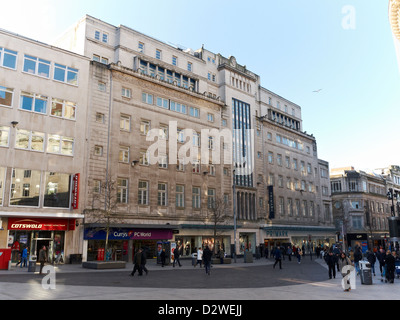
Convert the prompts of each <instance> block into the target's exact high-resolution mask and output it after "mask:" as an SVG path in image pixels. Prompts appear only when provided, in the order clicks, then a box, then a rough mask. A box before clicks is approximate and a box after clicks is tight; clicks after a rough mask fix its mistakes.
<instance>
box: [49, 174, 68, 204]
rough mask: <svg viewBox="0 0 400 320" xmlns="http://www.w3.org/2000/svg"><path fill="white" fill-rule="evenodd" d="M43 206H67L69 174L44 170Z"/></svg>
mask: <svg viewBox="0 0 400 320" xmlns="http://www.w3.org/2000/svg"><path fill="white" fill-rule="evenodd" d="M45 179H46V184H45V186H46V190H45V194H44V203H43V206H44V207H53V208H69V205H70V194H71V193H70V191H71V176H70V175H69V174H64V173H55V172H46V177H45Z"/></svg>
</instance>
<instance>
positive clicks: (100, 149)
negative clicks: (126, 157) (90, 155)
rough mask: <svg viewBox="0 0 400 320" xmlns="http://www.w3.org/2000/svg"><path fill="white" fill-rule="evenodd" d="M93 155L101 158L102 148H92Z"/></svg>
mask: <svg viewBox="0 0 400 320" xmlns="http://www.w3.org/2000/svg"><path fill="white" fill-rule="evenodd" d="M94 155H95V156H99V157H101V156H102V155H103V147H102V146H94Z"/></svg>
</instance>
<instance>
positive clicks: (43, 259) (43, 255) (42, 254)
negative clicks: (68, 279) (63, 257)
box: [39, 246, 47, 274]
mask: <svg viewBox="0 0 400 320" xmlns="http://www.w3.org/2000/svg"><path fill="white" fill-rule="evenodd" d="M46 250H47V249H46V246H43V247H42V249H40V251H39V262H40V271H39V274H42V271H43V267H44V264H45V263H46V262H47V252H46Z"/></svg>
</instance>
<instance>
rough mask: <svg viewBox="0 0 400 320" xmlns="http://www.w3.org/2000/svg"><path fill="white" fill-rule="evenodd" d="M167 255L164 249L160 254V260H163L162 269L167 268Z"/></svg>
mask: <svg viewBox="0 0 400 320" xmlns="http://www.w3.org/2000/svg"><path fill="white" fill-rule="evenodd" d="M166 255H167V254H166V253H165V249H162V251H161V253H160V258H161V267H164V266H165V258H166Z"/></svg>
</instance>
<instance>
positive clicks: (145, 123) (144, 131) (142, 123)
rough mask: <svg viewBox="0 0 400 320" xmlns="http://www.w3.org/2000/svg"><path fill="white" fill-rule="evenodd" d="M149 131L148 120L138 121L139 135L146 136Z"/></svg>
mask: <svg viewBox="0 0 400 320" xmlns="http://www.w3.org/2000/svg"><path fill="white" fill-rule="evenodd" d="M149 131H150V121H148V120H142V121H140V133H141V134H144V135H147V133H148V132H149Z"/></svg>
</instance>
